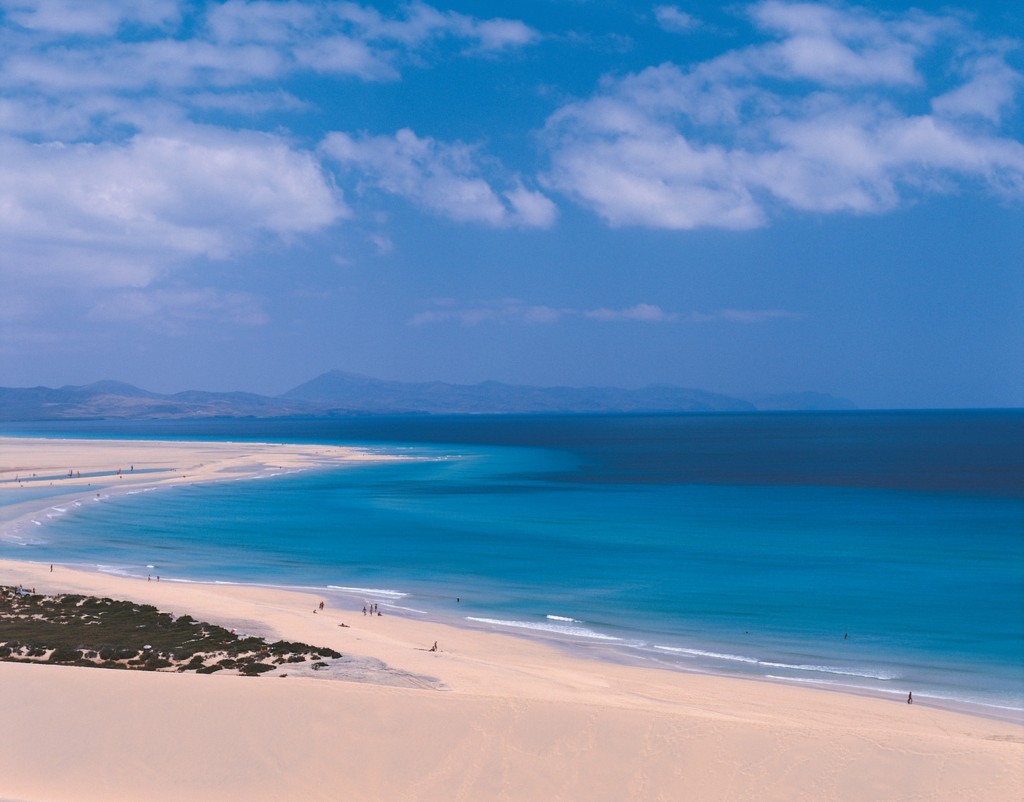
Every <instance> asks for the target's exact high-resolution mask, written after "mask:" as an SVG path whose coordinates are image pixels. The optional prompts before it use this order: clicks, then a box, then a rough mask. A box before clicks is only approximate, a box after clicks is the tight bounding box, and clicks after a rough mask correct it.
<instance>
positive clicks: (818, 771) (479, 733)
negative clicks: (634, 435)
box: [0, 438, 1024, 801]
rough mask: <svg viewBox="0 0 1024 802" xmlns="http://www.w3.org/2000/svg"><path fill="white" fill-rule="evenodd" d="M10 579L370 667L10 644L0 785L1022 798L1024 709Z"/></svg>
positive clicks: (180, 591) (70, 444) (143, 479)
mask: <svg viewBox="0 0 1024 802" xmlns="http://www.w3.org/2000/svg"><path fill="white" fill-rule="evenodd" d="M356 458H377V457H376V455H372V454H365V453H363V452H357V451H355V450H348V449H328V448H326V447H318V446H304V447H294V446H280V447H279V446H262V445H257V444H212V443H211V444H185V443H170V444H159V443H154V442H149V441H147V442H135V443H127V442H109V443H90V442H89V441H40V440H27V439H21V438H4V439H0V480H3V481H2V485H0V486H2V487H4V488H5V489H4V490H3V491H2V492H9V493H17V492H19V490H18V483H16V482H12V481H8V480H10V479H13V478H14V477H13V476H12V475H11V473H12V471H14V472H16V475H17V476H19V477H21V476H24V475H25V474H26V472H27V473H28V474H29V475H31V473H36V474H37V475H40V476H42V475H49V474H50V473H51V472H52V473H54V474H61V473H63V474H64V475H65V476H66V474H67V472H68V471H69V470H72V471H75V472H77V471H78V470H81V473H82V479H80V480H79V479H78V478H77V476H74V477H72V478H71V479H65V480H64V481H67V482H68V483H71V482H76V483H82V485H85V484H87V483H88V482H89V481H92V482H93V483H97V484H99V483H102V484H103V485H104V486H110V485H113V486H114V487H122V486H124V484H125V483H129V482H136V481H138V482H139V483H140V484H141V483H150V484H151V483H153V482H155V481H167V482H178V481H200V480H202V481H206V480H211V479H216V478H225V477H229V476H233V475H236V474H237V473H238V472H245V471H250V472H252V471H265V470H273V469H279V468H300V467H303V466H309V465H315V464H325V463H327V462H329V461H335V460H344V459H356ZM132 467H134V471H132V470H130V469H131V468H132ZM118 469H120V470H121V471H122V473H121V474H120V477H124V478H120V477H119V476H118V474H117V470H118ZM126 470H127V471H128V473H127V475H126V474H125V471H126ZM147 470H148V471H149V472H147V473H143V471H147ZM99 471H104V472H106V475H105V476H104V477H102V478H99V477H95V476H94V477H93V478H91V479H87V478H86V475H87V474H95V473H97V472H99ZM47 481H49V480H47ZM81 489H82V486H81V485H80V486H78V488H77V490H78V491H79V492H80V491H81ZM0 584H6V585H19V584H20V585H23V586H25V587H28V588H34V589H35V590H36V592H38V593H56V592H76V593H86V594H94V595H101V596H110V597H113V598H130V599H133V600H138V601H141V602H148V603H151V604H154V605H156V606H158V607H159V608H160V609H162V610H166V611H168V612H173V613H175V614H178V615H180V614H184V613H188V614H190V615H193V616H195V617H197V618H200V619H204V620H208V621H211V622H214V623H219V624H221V625H223V626H226V627H230V628H233V629H238V630H239V631H243V632H247V633H250V634H257V635H261V636H266V637H270V638H273V639H277V638H287V639H294V640H301V641H305V642H308V643H313V644H317V645H325V646H329V647H332V648H334V649H337V650H338V651H340V652H341V653H342V654H343V655H345V656H346V657H347V658H352V659H353V660H354V665H355V666H356V668H355V669H354V670H353V671H352V672H351V673H349V674H347V675H346V674H345V673H344V672H342V673H338V674H335V675H334V676H331V677H321V676H312V675H304V674H303V673H302V672H301V671H297V672H294V673H289V675H288V676H285V677H281V676H276V675H265V676H262V677H258V678H248V677H240V676H225V675H223V674H214V675H195V674H173V673H159V672H141V671H139V672H128V671H104V670H99V669H88V668H77V667H61V666H44V665H24V664H12V663H0V709H2V710H3V711H4V719H5V726H4V727H3V728H2V730H0V799H9V800H25V801H28V800H92V799H97V800H99V799H103V800H119V799H124V800H128V799H131V800H136V799H151V800H164V799H167V800H170V799H181V798H187V799H218V800H221V799H224V800H232V799H239V800H241V799H246V800H252V799H259V800H271V799H275V800H276V799H296V798H307V799H339V798H345V799H355V800H439V801H440V800H467V801H468V800H680V799H700V800H748V799H768V800H772V799H778V800H783V799H785V800H825V799H828V800H877V799H886V800H911V799H913V800H921V799H929V800H932V799H936V800H938V799H948V800H963V799H972V800H1009V799H1020V798H1024V727H1021V726H1018V725H1015V724H1010V723H1006V722H1001V721H995V720H990V719H986V718H981V717H975V716H970V715H964V714H959V713H953V712H949V711H944V710H938V709H935V708H932V707H929V706H927V705H925V704H920V703H918V704H914V705H907V704H905V703H902V702H893V701H887V700H881V699H874V698H869V697H860V696H854V695H847V694H838V693H832V692H828V691H825V690H818V689H811V688H802V687H793V686H789V685H782V684H775V683H769V682H758V681H748V680H742V679H734V678H722V677H715V676H705V675H697V674H684V673H679V672H671V671H664V670H655V669H645V668H638V667H629V666H622V665H616V664H612V663H603V662H597V661H593V660H587V659H582V658H578V657H573V656H569V655H567V654H565V653H563V652H561V651H559V650H557V649H554V648H552V647H549V646H547V645H544V644H540V643H536V642H532V641H529V640H525V639H522V638H517V637H513V636H509V635H503V634H492V633H487V632H481V631H476V630H471V629H461V628H455V627H451V626H446V625H442V624H437V623H430V622H428V621H422V620H410V619H405V618H400V617H397V616H390V615H387V616H381V617H370V616H363V615H362V613H361V611H360V609H359V606H358V602H357V601H355V600H353V602H352V604H351V606H347V607H337V606H336V605H335V604H334V603H333V602H332V603H329V604H328V605H327V607H326V609H324V610H323V611H322V612H318V613H314V612H313V610H314V609H317V608H318V605H319V602H320V601H321V600H322V599H321V597H319V596H316V595H312V594H308V593H302V592H295V591H282V590H277V589H268V588H259V587H244V586H232V585H208V584H198V583H178V582H166V581H164V582H160V583H157V582H147V581H146V580H145V579H142V580H138V579H130V578H124V577H117V576H111V575H106V574H100V573H90V572H83V571H76V570H70V569H67V568H64V567H61V566H59V565H57V566H54V568H53V570H52V571H51V570H50V566H49V565H48V564H47V565H41V564H33V563H26V562H14V561H0ZM341 624H345V625H347V626H345V627H342V626H340V625H341ZM435 642H436V643H437V644H438V651H436V652H432V651H430V647H431V646H432V645H433V644H434V643H435Z"/></svg>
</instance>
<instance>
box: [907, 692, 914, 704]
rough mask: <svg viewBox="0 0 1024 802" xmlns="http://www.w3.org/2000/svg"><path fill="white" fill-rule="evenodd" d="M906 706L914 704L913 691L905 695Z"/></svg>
mask: <svg viewBox="0 0 1024 802" xmlns="http://www.w3.org/2000/svg"><path fill="white" fill-rule="evenodd" d="M907 704H908V705H912V704H914V692H913V691H911V692H910V693H908V694H907Z"/></svg>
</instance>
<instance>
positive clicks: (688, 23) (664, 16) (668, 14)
mask: <svg viewBox="0 0 1024 802" xmlns="http://www.w3.org/2000/svg"><path fill="white" fill-rule="evenodd" d="M654 18H655V19H656V20H657V21H658V25H660V26H661V27H662V28H664V29H665V30H666V31H669V32H671V33H689V32H690V31H692V30H694V29H695V28H697V27H699V25H700V23H699V22H698V21H697V19H696V18H695V17H694V16H693V15H692V14H687V13H686V12H685V11H680V10H679V8H678V7H677V6H655V7H654Z"/></svg>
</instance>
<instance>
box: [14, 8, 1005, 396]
mask: <svg viewBox="0 0 1024 802" xmlns="http://www.w3.org/2000/svg"><path fill="white" fill-rule="evenodd" d="M957 2H958V0H952V2H950V3H946V2H941V3H939V2H931V1H930V0H928V1H926V2H922V3H918V4H916V5H909V4H903V3H898V2H867V3H863V4H859V5H851V4H846V3H841V2H823V3H817V2H788V1H786V0H763V1H762V2H752V3H748V2H737V3H735V4H732V3H717V2H679V3H651V4H648V3H643V2H623V1H621V0H520V1H519V2H516V3H508V2H505V3H495V2H483V1H478V2H442V1H441V0H437V2H431V3H427V2H412V3H375V4H371V3H364V2H335V1H334V0H320V1H318V2H313V1H311V0H310V1H303V0H272V1H271V0H226V1H225V2H212V1H209V2H204V1H203V0H130V2H129V1H128V0H123V1H122V0H90V1H89V2H88V3H86V2H80V0H0V386H9V387H28V386H36V385H45V386H51V387H57V386H61V385H65V384H86V383H90V382H93V381H97V380H101V379H114V380H119V381H125V382H129V383H132V384H135V385H138V386H140V387H144V388H146V389H149V390H153V391H157V392H177V391H180V390H185V389H205V390H222V391H227V390H245V391H251V392H258V393H265V394H271V395H273V394H278V393H282V392H285V391H287V390H288V389H290V388H292V387H294V386H296V385H298V384H300V383H302V382H305V381H307V380H309V379H311V378H313V377H314V376H316V375H318V374H320V373H322V372H324V371H327V370H332V369H340V370H345V371H351V372H355V373H361V374H365V375H369V376H375V377H378V378H384V379H397V380H403V381H431V380H441V381H447V382H455V383H475V382H480V381H485V380H498V381H503V382H509V383H517V384H536V385H570V386H588V385H597V386H620V387H641V386H645V385H649V384H673V385H679V386H685V387H696V388H701V389H705V390H711V391H716V392H722V393H727V394H732V395H751V394H767V393H783V392H791V391H804V390H811V391H817V392H825V393H832V394H834V395H838V396H842V397H845V398H848V399H851V400H852V401H854V402H855V403H856V404H858V405H860V406H861V407H865V408H880V407H889V408H901V407H1005V406H1024V367H1022V366H1024V323H1022V321H1024V113H1022V101H1024V5H1022V4H1020V3H1018V2H1017V0H992V1H991V2H983V1H978V0H976V1H975V2H971V3H967V2H966V0H961V1H960V5H959V6H958V5H957Z"/></svg>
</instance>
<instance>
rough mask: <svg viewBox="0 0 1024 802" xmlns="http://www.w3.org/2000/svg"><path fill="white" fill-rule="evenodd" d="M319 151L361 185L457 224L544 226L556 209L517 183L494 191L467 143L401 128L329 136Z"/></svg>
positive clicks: (538, 195) (541, 196) (540, 195)
mask: <svg viewBox="0 0 1024 802" xmlns="http://www.w3.org/2000/svg"><path fill="white" fill-rule="evenodd" d="M321 151H322V152H323V153H324V154H325V155H326V156H327V157H329V158H331V159H333V160H335V161H337V162H338V163H339V164H341V165H342V167H343V168H345V170H347V171H350V172H352V173H354V174H356V175H357V176H358V177H359V179H360V181H361V182H362V183H363V185H369V186H373V187H376V188H377V189H380V190H383V191H385V192H387V193H390V194H393V195H398V196H400V197H403V198H405V199H406V200H409V201H411V202H413V203H415V204H417V205H418V206H421V207H423V208H424V209H427V210H428V211H430V212H433V213H434V214H437V215H440V216H442V217H447V218H450V219H452V220H455V221H458V222H472V223H483V224H485V225H489V226H495V227H508V226H521V227H542V228H546V227H548V226H550V225H552V223H553V222H554V219H555V205H554V204H553V203H552V202H551V201H550V200H549V199H548V198H547V197H545V196H544V195H542V194H541V193H539V192H534V191H531V190H527V189H525V188H524V187H523V186H522V183H521V182H520V181H518V180H515V179H513V180H512V181H511V182H510V183H511V187H510V188H509V189H507V190H504V191H502V190H495V189H494V188H493V187H492V186H491V184H490V183H489V182H488V180H486V179H485V178H484V177H483V176H482V174H481V173H482V169H483V168H482V164H483V163H484V162H485V160H484V159H482V158H481V156H480V155H479V153H478V149H477V148H474V147H472V146H470V145H465V144H462V143H452V144H449V143H445V142H439V141H438V140H436V139H433V138H431V137H418V136H417V135H416V134H415V133H414V132H413V131H411V130H409V129H408V128H403V129H402V130H400V131H398V132H396V133H395V135H394V136H365V135H364V136H360V137H354V136H351V135H349V134H345V133H339V132H336V133H332V134H329V135H328V136H327V137H326V138H325V139H324V141H323V143H322V144H321Z"/></svg>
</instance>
